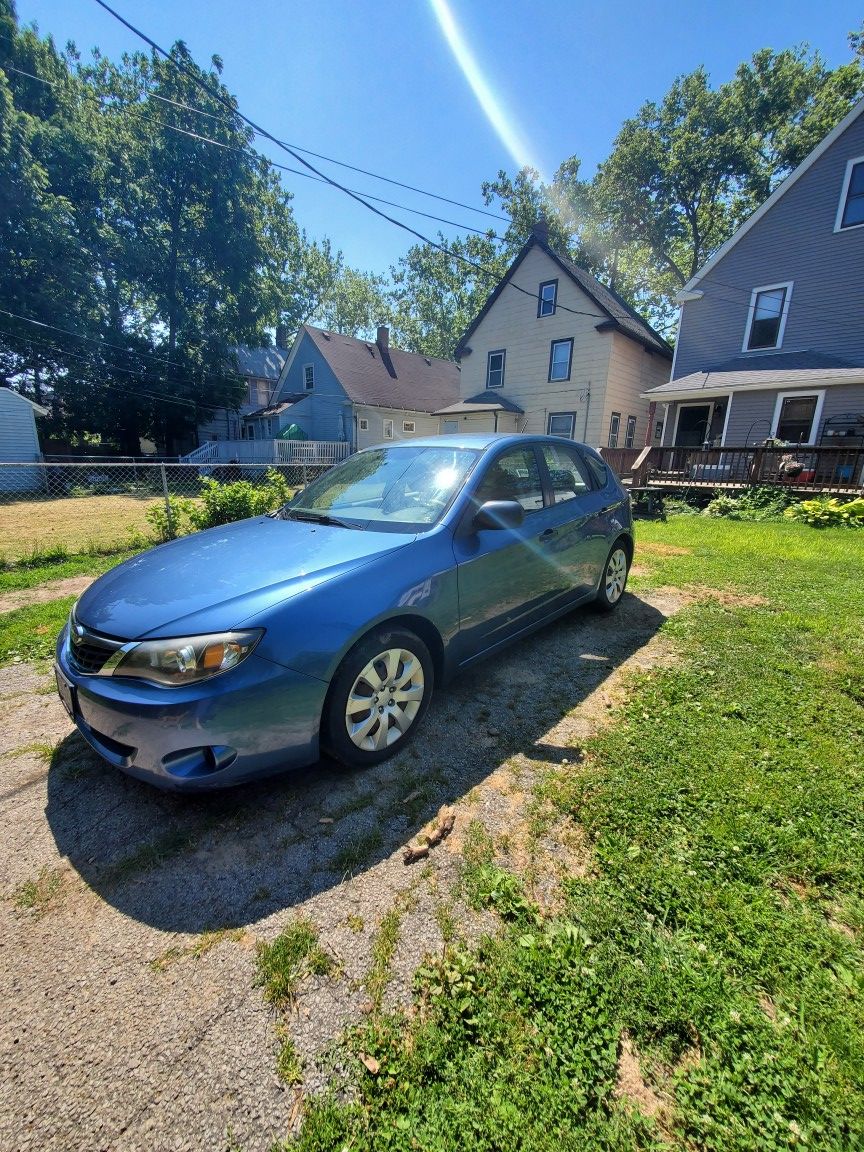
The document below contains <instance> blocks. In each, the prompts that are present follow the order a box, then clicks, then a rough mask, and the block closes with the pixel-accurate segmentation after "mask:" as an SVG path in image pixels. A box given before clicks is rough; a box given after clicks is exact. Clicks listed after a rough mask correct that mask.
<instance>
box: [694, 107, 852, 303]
mask: <svg viewBox="0 0 864 1152" xmlns="http://www.w3.org/2000/svg"><path fill="white" fill-rule="evenodd" d="M862 112H864V99H862V100H859V101H858V103H857V104H856V105H855V106H854V107H853V108H850V109H849V111H848V112H847V114H846V115H845V116H844V117H843V119H842V120H841V121H840V123H839V124H838V125H837V127H836V128H834V129H833V130H832V131H831V132H829V133H828V135H827V136H826V137H825V139H824V140H822V141H821V142H820V143H819V144H817V145H816V147H815V148H814V149H813V151H812V152H811V153H810V155H809V156H806V157H805V158H804V159H803V160H802V161H801V163H800V164H799V165H798V167H797V168H796V169H795V171H794V172H790V174H789V175H788V176H787V177H786V179H785V180H784V181H783V182H782V183H781V184H778V185H777V187H776V188H775V189H774V191H773V192H772V193H771V195H770V196H769V197H768V199H767V200H766V201H765V202H764V203H763V204H760V206H759V207H758V208H757V209H756V211H755V212H754V213H753V215H752V216H748V217H747V219H746V220H745V221H744V223H743V224H742V225H741V227H740V228H739V229H738V231H737V232H733V233H732V235H731V236H730V237H729V239H728V240H727V241H726V243H725V244H723V245H721V246H720V247H719V248H718V249H717V251H716V252H715V253H714V255H713V256H711V257H709V258H708V260H706V261H705V263H704V264H703V265H702V267H701V268H700V269H699V270H698V271H697V272H696V274H695V275H694V276H692V277H691V278H690V279H689V280H688V281H687V283H686V284H685V285H684V287H683V288H682V289H681V291H680V292H679V293H678V296H677V299H678V301H679V303H681V302H683V301H682V297H684V296H685V294H686V293H688V292H692V291H693V290H694V289H695V287H696V285H697V284H698V283H699V281H700V280H701V279H702V278H703V276H705V275H706V274H707V273H708V272H710V271H711V269H712V268H713V267H714V266H715V265H717V264H719V263H720V261H721V260H722V259H723V257H724V256H726V255H727V253H729V252H730V251H731V250H732V249H733V248H734V247H735V245H736V244H737V243H738V241H739V240H742V239H743V238H744V237H745V236H746V235H747V233H748V232H749V231H750V229H751V228H752V227H753V226H754V225H755V224H758V222H759V221H760V220H761V219H762V217H763V216H764V215H765V214H766V212H770V211H771V209H772V208H773V207H774V205H775V204H776V203H777V201H778V200H779V199H780V197H781V196H785V195H786V193H787V192H788V191H789V189H790V188H791V187H792V185H793V184H796V183H797V182H798V181H799V180H800V179H801V177H802V176H803V175H804V173H805V172H807V171H808V170H809V169H810V168H812V167H813V165H814V164H815V163H816V161H817V160H818V159H819V157H820V156H822V155H824V154H825V153H826V152H827V151H828V149H829V148H830V147H831V145H832V144H833V143H834V142H835V141H836V140H838V139H839V138H840V137H841V136H842V135H843V133H844V132H845V131H846V129H847V128H849V127H850V126H851V125H852V124H854V123H855V121H856V120H857V119H858V117H859V116H860V115H861V113H862Z"/></svg>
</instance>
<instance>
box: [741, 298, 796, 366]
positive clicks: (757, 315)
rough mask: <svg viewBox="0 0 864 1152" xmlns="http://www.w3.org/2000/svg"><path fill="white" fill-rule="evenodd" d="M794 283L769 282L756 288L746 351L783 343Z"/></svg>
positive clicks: (748, 320)
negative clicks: (762, 286)
mask: <svg viewBox="0 0 864 1152" xmlns="http://www.w3.org/2000/svg"><path fill="white" fill-rule="evenodd" d="M791 293H792V284H791V282H790V283H788V284H768V285H766V286H765V287H764V288H754V289H753V294H752V295H751V297H750V311H749V312H748V314H747V331H746V334H745V337H744V347H743V349H742V351H744V352H755V351H758V350H759V349H765V348H779V347H780V345H781V344H782V343H783V330H784V328H785V327H786V317H787V315H788V313H789V298H790V296H791Z"/></svg>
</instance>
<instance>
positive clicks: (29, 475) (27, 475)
mask: <svg viewBox="0 0 864 1152" xmlns="http://www.w3.org/2000/svg"><path fill="white" fill-rule="evenodd" d="M47 415H48V412H47V409H45V408H41V407H40V406H39V405H38V404H34V403H33V401H32V400H28V399H27V398H26V396H22V395H21V393H20V392H16V391H15V390H14V389H13V388H9V387H7V386H5V385H3V386H0V492H26V491H30V490H31V489H35V488H39V487H40V486H41V484H42V477H41V476H40V472H41V471H42V469H40V468H32V467H31V468H20V467H18V468H15V467H11V466H10V465H12V464H13V463H14V464H31V465H32V464H34V463H35V462H37V461H40V460H41V459H42V450H41V448H40V446H39V433H38V432H37V431H36V417H37V416H47Z"/></svg>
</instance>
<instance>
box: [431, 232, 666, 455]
mask: <svg viewBox="0 0 864 1152" xmlns="http://www.w3.org/2000/svg"><path fill="white" fill-rule="evenodd" d="M456 357H457V360H459V362H460V366H461V369H462V372H461V378H460V392H461V399H460V402H459V403H457V404H454V405H451V406H450V407H449V408H448V409H446V410H442V411H439V413H438V415H439V416H440V417H441V424H442V431H450V430H454V431H455V428H454V426H453V422H454V421H458V427H459V428H460V429H464V430H466V431H477V432H480V431H483V432H486V431H490V432H491V431H508V432H509V431H520V432H530V433H535V434H536V433H540V434H545V433H551V434H554V435H560V436H567V437H569V438H570V439H572V440H582V441H584V442H585V443H587V444H591V445H593V446H595V447H602V446H606V445H610V444H611V446H613V447H616V446H617V447H624V446H625V443H628V445H629V444H632V446H635V447H638V446H642V445H644V444H645V443H646V442H649V440H650V435H651V434H652V430H650V429H649V426H648V415H649V405H648V401H646V400H645V399H643V397H642V396H641V393H643V392H645V391H647V390H648V389H649V388H653V387H655V386H657V385H659V384H661V383H664V382H665V381H666V380H667V379H668V376H669V365H670V362H671V360H672V351H671V349H670V348H669V346H668V345H667V344H666V342H665V341H664V340H663V339H662V338H661V337H660V336H658V334H657V333H656V332H655V331H654V330H653V329H652V328H651V327H650V326H649V325H648V324H647V323H646V322H645V321H644V320H643V319H642V318H641V317H640V316H638V315H637V314H636V313H635V312H634V311H633V309H631V308H630V307H629V306H628V305H627V304H626V303H625V302H624V301H623V300H622V299H620V297H618V296H617V295H616V294H615V293H614V292H612V291H611V290H610V289H609V288H607V287H606V286H605V285H603V284H601V283H600V282H599V281H598V280H596V279H595V278H594V277H593V276H591V275H590V274H589V273H587V272H586V271H585V270H584V269H583V268H579V267H578V265H576V264H574V263H573V262H572V261H571V260H569V259H567V258H566V257H563V256H560V255H559V254H558V253H556V252H554V251H553V250H552V249H551V248H550V247H549V246H548V244H547V242H546V231H545V227H544V226H543V225H542V224H540V225H538V226H537V227H536V228H535V231H534V234H533V235H532V236H531V238H530V239H529V240H528V242H527V244H526V245H525V246H524V248H523V249H522V251H521V252H520V253H519V255H518V256H517V258H516V260H515V261H514V263H513V264H512V265H511V267H510V269H509V270H508V272H507V274H506V275H505V277H504V279H503V280H502V281H501V283H500V284H499V285H498V287H497V288H496V289H495V291H494V292H493V293H492V295H491V296H490V297H489V300H488V301H487V303H486V305H485V307H484V308H483V310H482V311H481V313H480V315H479V316H478V317H477V319H476V320H475V321H474V323H473V324H472V325H471V327H470V328H469V329H468V331H467V332H466V333H465V335H464V336H463V337H462V339H461V340H460V342H459V344H458V345H457V348H456Z"/></svg>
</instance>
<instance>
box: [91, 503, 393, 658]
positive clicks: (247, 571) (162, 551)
mask: <svg viewBox="0 0 864 1152" xmlns="http://www.w3.org/2000/svg"><path fill="white" fill-rule="evenodd" d="M413 539H414V537H413V536H404V535H401V534H399V535H396V534H393V533H384V532H369V531H361V530H358V529H351V528H340V527H336V526H334V525H326V524H308V523H301V522H300V521H297V520H277V519H273V518H271V517H266V516H264V517H258V518H256V519H253V520H241V521H239V522H237V523H234V524H227V525H225V526H223V527H221V528H210V529H208V530H207V531H206V532H198V533H196V534H195V535H193V536H184V537H183V538H182V539H180V540H174V541H172V542H171V543H169V544H160V545H159V546H158V547H156V548H152V549H150V550H149V551H148V552H142V553H141V555H140V556H135V557H133V559H131V560H127V561H126V562H125V563H123V564H120V565H119V566H118V567H117V568H114V569H112V571H110V572H108V573H107V574H106V575H104V576H102V577H101V578H100V579H99V580H97V581H96V582H95V583H94V584H91V586H90V587H89V588H88V589H87V591H86V592H85V593H84V595H83V596H82V597H81V599H80V600H79V601H78V604H77V605H76V607H75V615H76V617H77V619H78V620H79V621H80V623H82V624H84V625H86V626H87V627H88V628H92V629H94V630H95V631H97V632H101V633H104V634H105V635H108V636H115V637H118V638H120V639H124V640H138V639H142V638H143V637H145V636H150V637H156V636H177V635H181V634H183V633H184V632H185V633H189V634H194V633H196V632H207V631H214V632H215V631H223V630H228V629H231V628H237V627H239V626H240V625H241V624H242V623H243V621H244V620H247V619H249V617H251V616H253V615H256V614H258V613H260V612H263V611H266V610H267V609H268V608H271V607H273V606H274V605H276V604H279V603H281V602H282V601H284V600H286V599H288V598H289V597H292V596H296V595H299V594H300V593H302V592H304V591H306V590H307V589H309V588H313V587H315V586H316V585H318V584H321V583H322V582H323V581H326V580H330V579H333V578H334V577H335V576H338V575H341V574H342V573H344V572H346V571H350V570H351V569H354V568H358V567H362V566H363V565H365V564H367V563H369V562H371V561H372V560H374V559H375V558H376V557H378V556H382V555H384V554H385V553H387V552H393V551H396V550H397V549H399V548H402V547H405V545H406V544H407V543H409V542H410V541H411V540H413Z"/></svg>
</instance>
